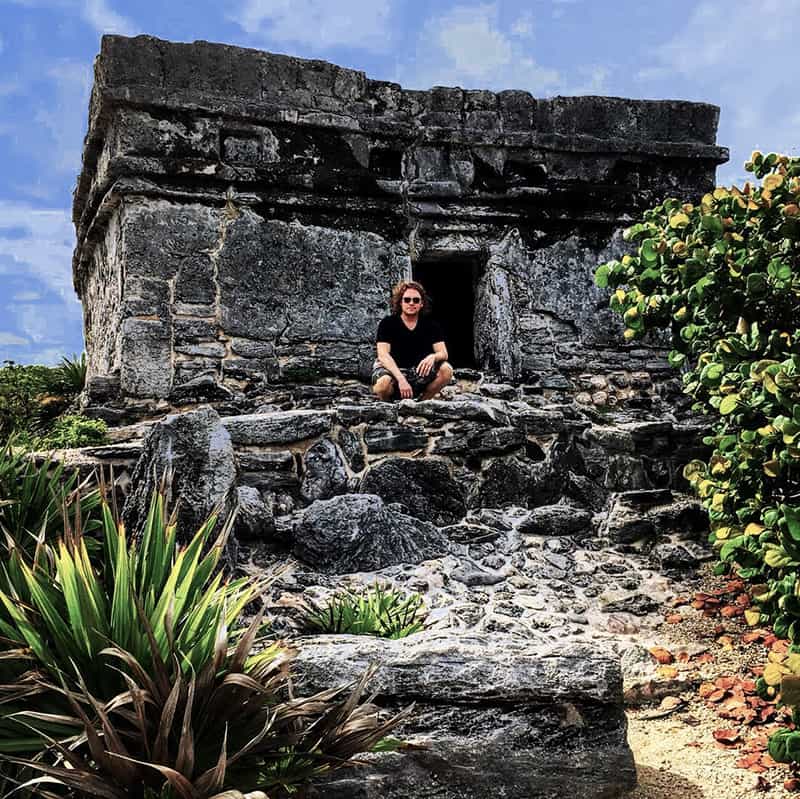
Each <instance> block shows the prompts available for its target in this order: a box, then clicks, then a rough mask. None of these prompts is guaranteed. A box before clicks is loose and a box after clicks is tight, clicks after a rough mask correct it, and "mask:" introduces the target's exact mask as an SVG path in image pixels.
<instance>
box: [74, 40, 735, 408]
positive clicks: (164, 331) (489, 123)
mask: <svg viewBox="0 0 800 799" xmlns="http://www.w3.org/2000/svg"><path fill="white" fill-rule="evenodd" d="M717 118H718V109H716V108H715V107H713V106H709V105H703V104H697V103H684V102H675V101H630V100H622V99H618V98H600V97H578V98H564V97H558V98H554V99H551V100H537V99H535V98H533V97H532V96H531V95H530V94H528V93H527V92H521V91H505V92H499V93H492V92H487V91H463V90H461V89H451V88H442V87H437V88H434V89H432V90H430V91H409V90H404V89H402V88H401V87H400V86H398V85H397V84H392V83H387V82H383V81H373V80H369V79H368V78H367V77H366V76H365V75H364V74H363V73H361V72H358V71H354V70H348V69H343V68H340V67H337V66H335V65H332V64H328V63H325V62H320V61H305V60H302V59H296V58H291V57H288V56H278V55H273V54H270V53H263V52H260V51H255V50H245V49H242V48H236V47H229V46H225V45H216V44H208V43H205V42H196V43H194V44H174V43H170V42H164V41H160V40H158V39H154V38H152V37H136V38H133V39H128V38H124V37H118V36H107V37H104V39H103V44H102V49H101V53H100V56H99V57H98V59H97V62H96V65H95V85H94V90H93V94H92V102H91V108H90V120H89V131H88V134H87V138H86V147H85V151H84V163H83V171H82V173H81V176H80V179H79V182H78V188H77V190H76V193H75V202H74V221H75V225H76V229H77V233H78V245H77V247H76V250H75V257H74V272H75V286H76V289H77V291H78V293H79V295H80V296H81V297H82V299H83V300H84V308H85V326H86V337H87V347H88V350H89V362H90V387H91V385H92V383H94V385H97V384H98V383H100V384H102V385H103V387H104V389H108V388H109V387H112V388H113V387H115V386H116V384H117V381H118V383H119V391H120V393H121V396H122V397H123V398H128V399H131V400H135V399H137V398H138V399H143V400H153V399H162V400H166V401H167V402H169V403H175V402H180V401H183V400H185V399H191V398H192V397H194V396H205V397H208V396H210V395H211V394H213V392H214V391H215V390H218V391H220V392H222V393H223V394H224V395H225V396H226V397H227V396H234V397H235V396H244V395H247V394H248V393H249V394H252V393H253V392H255V391H257V390H259V388H260V387H263V385H265V384H269V383H280V382H286V381H296V380H301V381H302V380H307V379H309V378H310V377H319V376H320V375H332V376H339V377H356V376H362V377H363V376H365V375H366V374H367V373H368V369H369V363H370V360H371V358H372V340H373V336H374V330H375V326H376V323H377V321H378V319H379V318H380V317H381V315H382V314H383V313H385V310H386V301H387V293H388V289H389V287H390V286H391V284H392V283H393V282H394V281H396V280H397V279H398V278H400V277H403V276H411V275H412V274H413V271H414V268H415V266H416V265H417V264H418V263H421V262H430V261H431V259H433V260H434V261H436V262H442V263H445V262H447V260H448V259H462V260H464V259H467V260H469V261H470V262H471V263H476V264H477V268H478V273H477V274H478V276H477V281H478V284H477V288H476V290H475V308H474V319H475V323H474V329H475V342H476V343H475V359H476V366H478V367H479V368H481V369H484V370H490V371H493V372H495V373H498V374H499V375H501V376H502V377H503V378H504V379H507V380H512V381H527V382H529V383H537V385H539V387H540V389H541V390H542V391H543V392H547V391H549V390H564V391H573V392H574V391H579V390H581V387H580V385H578V383H576V382H575V380H574V377H575V375H578V374H586V373H590V374H597V375H604V374H605V375H607V374H608V373H609V372H611V371H614V370H618V369H620V368H623V367H625V368H626V369H628V371H631V370H632V371H634V372H635V371H646V372H649V373H650V374H655V375H658V374H664V373H666V372H668V369H667V367H666V365H665V362H664V359H663V350H662V349H661V348H660V347H659V346H658V344H659V342H657V341H651V342H649V344H647V345H645V346H637V347H635V348H633V347H625V346H622V345H621V344H620V343H619V342H620V340H621V339H620V336H619V334H620V327H619V323H618V321H617V320H616V319H614V318H612V317H611V315H610V313H609V312H608V310H607V308H606V306H607V300H606V297H605V295H604V293H603V292H601V291H599V290H598V289H596V288H595V287H594V285H593V281H592V274H593V271H594V269H595V267H596V265H597V264H598V263H599V262H601V261H602V260H604V259H606V258H608V257H611V256H613V255H616V254H618V253H619V252H620V251H621V240H620V238H619V235H618V232H619V230H620V229H621V228H622V227H624V226H625V225H626V224H627V223H628V222H629V221H630V220H631V219H632V218H633V216H634V215H636V214H637V213H639V212H641V210H642V209H644V208H645V207H647V206H649V205H651V204H653V203H654V202H656V201H657V200H658V199H660V198H662V197H663V196H664V195H666V194H677V195H684V196H687V195H688V196H691V195H695V194H698V193H700V192H703V191H705V190H706V189H708V188H709V187H710V186H711V185H712V183H713V178H714V170H715V168H716V165H717V164H718V163H720V162H722V161H724V160H725V159H726V157H727V156H726V151H725V150H724V149H723V148H720V147H717V146H716V145H715V136H716V126H717ZM465 279H466V278H465Z"/></svg>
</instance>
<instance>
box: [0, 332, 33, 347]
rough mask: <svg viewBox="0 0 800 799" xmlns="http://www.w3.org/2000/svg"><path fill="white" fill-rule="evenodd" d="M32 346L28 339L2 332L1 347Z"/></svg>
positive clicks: (0, 335)
mask: <svg viewBox="0 0 800 799" xmlns="http://www.w3.org/2000/svg"><path fill="white" fill-rule="evenodd" d="M27 344H30V342H29V341H28V339H26V338H22V336H18V335H17V334H16V333H8V332H4V331H0V347H24V346H26V345H27Z"/></svg>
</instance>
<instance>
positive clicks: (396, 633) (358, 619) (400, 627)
mask: <svg viewBox="0 0 800 799" xmlns="http://www.w3.org/2000/svg"><path fill="white" fill-rule="evenodd" d="M426 615H427V614H426V613H425V610H424V608H423V605H422V597H421V596H420V595H419V594H411V595H409V596H406V595H404V594H402V593H401V592H399V591H394V590H392V589H390V588H387V587H384V586H381V585H375V586H373V587H371V588H366V589H364V590H362V591H360V592H356V591H350V590H344V591H338V592H336V593H335V594H333V595H332V596H331V597H330V598H329V599H328V601H327V602H326V603H325V604H324V605H316V604H314V603H309V604H308V605H307V607H306V609H305V613H304V623H305V626H306V628H307V629H308V630H309V631H310V632H317V633H319V632H323V633H350V634H352V635H377V636H379V637H381V638H405V637H406V636H408V635H411V634H412V633H416V632H419V631H420V630H421V629H422V626H423V623H424V621H425V616H426Z"/></svg>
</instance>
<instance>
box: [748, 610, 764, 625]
mask: <svg viewBox="0 0 800 799" xmlns="http://www.w3.org/2000/svg"><path fill="white" fill-rule="evenodd" d="M744 620H745V621H746V622H747V623H748V624H749V625H750V626H751V627H755V626H756V624H758V622H759V621H760V620H761V612H760V611H758V610H756V609H755V608H748V609H747V610H746V611H745V612H744Z"/></svg>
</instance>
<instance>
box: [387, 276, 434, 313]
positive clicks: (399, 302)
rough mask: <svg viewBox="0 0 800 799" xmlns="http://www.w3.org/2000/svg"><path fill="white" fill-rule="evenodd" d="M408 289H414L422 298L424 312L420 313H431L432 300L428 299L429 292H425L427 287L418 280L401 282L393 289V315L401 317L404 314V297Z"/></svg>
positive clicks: (391, 305) (391, 304) (391, 303)
mask: <svg viewBox="0 0 800 799" xmlns="http://www.w3.org/2000/svg"><path fill="white" fill-rule="evenodd" d="M408 289H414V290H415V291H418V292H419V295H420V297H422V310H421V311H420V313H423V314H426V313H429V312H430V309H431V300H430V297H428V292H426V291H425V287H424V286H423V285H422V283H418V282H417V281H416V280H401V281H400V282H399V283H398V284H397V285H396V286H395V287H394V288H393V289H392V299H391V302H390V307H391V311H392V315H393V316H400V314H401V313H402V312H403V295H404V294H405V293H406V291H408Z"/></svg>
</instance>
